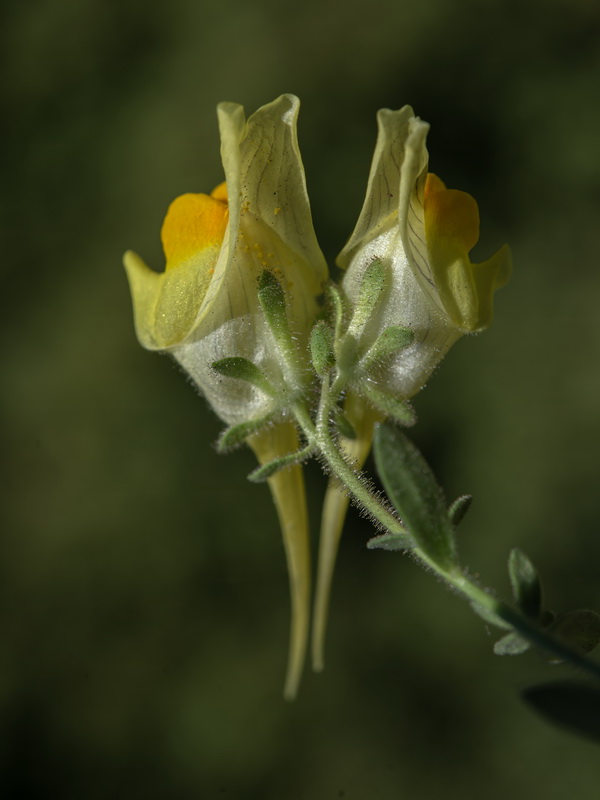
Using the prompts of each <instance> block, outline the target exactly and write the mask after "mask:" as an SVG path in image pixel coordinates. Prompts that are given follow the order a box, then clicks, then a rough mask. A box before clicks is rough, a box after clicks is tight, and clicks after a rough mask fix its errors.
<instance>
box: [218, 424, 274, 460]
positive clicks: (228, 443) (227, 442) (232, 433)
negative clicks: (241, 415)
mask: <svg viewBox="0 0 600 800" xmlns="http://www.w3.org/2000/svg"><path fill="white" fill-rule="evenodd" d="M270 421H271V416H267V417H261V418H260V419H253V420H250V421H249V422H241V423H240V424H239V425H232V426H231V427H230V428H225V430H224V431H223V432H222V433H221V435H220V436H219V438H218V439H217V452H218V453H226V452H227V451H228V450H232V449H233V448H234V447H237V446H238V445H240V444H243V443H244V442H245V441H246V439H247V438H248V436H252V434H253V433H258V431H260V430H261V429H262V428H264V427H265V425H268V424H269V422H270Z"/></svg>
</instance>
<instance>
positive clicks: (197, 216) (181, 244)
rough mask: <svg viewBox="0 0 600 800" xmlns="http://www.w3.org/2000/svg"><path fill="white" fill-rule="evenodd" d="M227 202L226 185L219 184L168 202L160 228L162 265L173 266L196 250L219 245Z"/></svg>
mask: <svg viewBox="0 0 600 800" xmlns="http://www.w3.org/2000/svg"><path fill="white" fill-rule="evenodd" d="M228 221H229V206H228V203H227V186H226V185H225V183H221V184H219V186H217V187H216V188H215V189H213V191H212V192H211V194H210V195H208V194H183V195H181V196H180V197H177V198H176V199H175V200H174V201H173V202H172V203H171V205H170V206H169V210H168V211H167V215H166V217H165V221H164V222H163V226H162V230H161V233H160V235H161V240H162V244H163V250H164V252H165V258H166V269H167V270H171V269H174V268H177V267H178V266H180V265H181V264H184V263H185V262H187V261H189V259H191V258H193V257H194V256H196V255H197V254H198V253H199V252H200V251H203V250H206V249H215V250H218V249H219V248H220V247H221V244H222V242H223V238H224V236H225V231H226V229H227V223H228Z"/></svg>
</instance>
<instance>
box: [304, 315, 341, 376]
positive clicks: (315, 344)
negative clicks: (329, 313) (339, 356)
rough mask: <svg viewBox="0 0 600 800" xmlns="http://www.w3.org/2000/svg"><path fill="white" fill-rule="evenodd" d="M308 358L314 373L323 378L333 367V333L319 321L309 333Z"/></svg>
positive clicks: (325, 324)
mask: <svg viewBox="0 0 600 800" xmlns="http://www.w3.org/2000/svg"><path fill="white" fill-rule="evenodd" d="M310 356H311V359H312V363H313V367H314V369H315V372H316V373H317V375H319V376H320V377H323V375H325V374H326V373H327V372H328V371H329V370H330V369H331V368H332V367H333V365H334V361H335V359H334V355H333V331H332V330H331V328H330V327H329V325H328V324H327V323H326V322H324V321H323V320H319V322H317V323H316V324H315V325H314V326H313V329H312V331H311V332H310Z"/></svg>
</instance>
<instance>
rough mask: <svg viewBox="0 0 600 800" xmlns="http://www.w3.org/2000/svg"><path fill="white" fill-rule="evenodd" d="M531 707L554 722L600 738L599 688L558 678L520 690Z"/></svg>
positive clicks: (587, 735)
mask: <svg viewBox="0 0 600 800" xmlns="http://www.w3.org/2000/svg"><path fill="white" fill-rule="evenodd" d="M521 698H522V699H523V700H524V702H525V703H527V704H528V705H529V706H531V708H533V709H534V710H535V711H537V712H538V714H541V715H542V716H543V717H544V718H545V719H546V720H548V721H549V722H552V723H553V724H554V725H559V726H561V727H563V728H567V729H568V730H570V731H571V732H572V733H577V734H579V735H580V736H585V737H587V738H588V739H592V740H593V741H596V742H600V692H599V691H598V690H597V689H594V688H593V687H591V686H588V685H587V684H585V683H580V682H578V681H567V680H565V681H556V682H555V683H545V684H541V685H540V686H532V687H531V688H529V689H525V691H523V692H521Z"/></svg>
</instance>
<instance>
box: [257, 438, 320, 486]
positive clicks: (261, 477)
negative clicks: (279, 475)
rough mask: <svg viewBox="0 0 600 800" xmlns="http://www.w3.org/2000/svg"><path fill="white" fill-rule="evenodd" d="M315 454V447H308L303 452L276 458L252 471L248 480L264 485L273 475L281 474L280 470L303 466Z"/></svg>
mask: <svg viewBox="0 0 600 800" xmlns="http://www.w3.org/2000/svg"><path fill="white" fill-rule="evenodd" d="M313 454H314V447H312V446H308V447H303V448H302V450H296V451H295V452H294V453H288V454H287V455H285V456H280V458H275V459H273V461H268V462H267V463H266V464H262V466H260V467H257V468H256V469H254V470H252V472H251V473H250V474H249V475H248V480H249V481H251V482H252V483H263V482H264V481H266V480H268V479H269V478H270V477H271V476H272V475H275V473H276V472H279V470H280V469H285V468H286V467H291V466H293V465H294V464H301V463H302V462H303V461H305V460H306V459H307V458H310V456H312V455H313Z"/></svg>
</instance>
